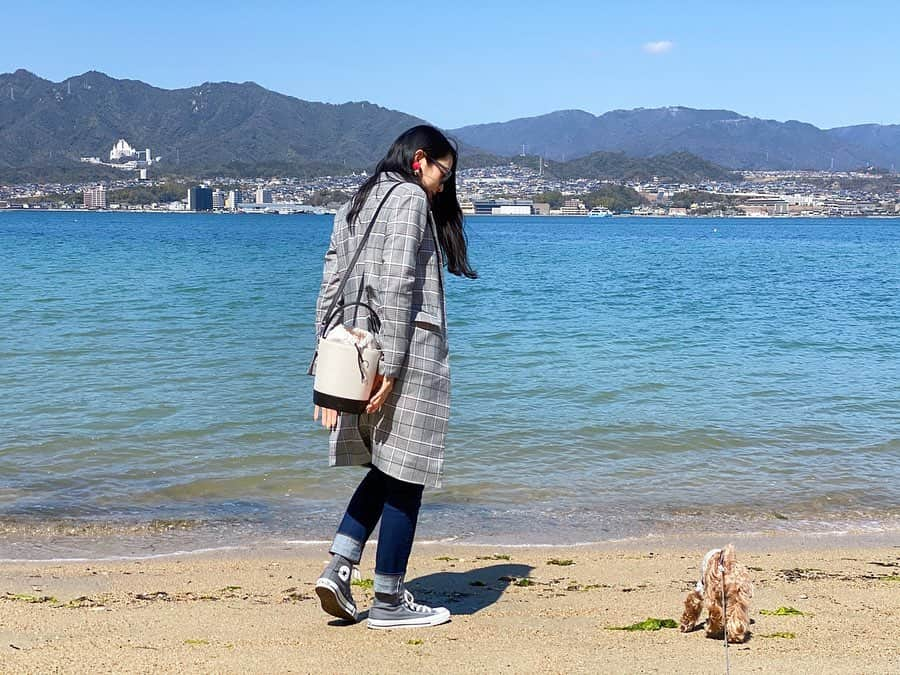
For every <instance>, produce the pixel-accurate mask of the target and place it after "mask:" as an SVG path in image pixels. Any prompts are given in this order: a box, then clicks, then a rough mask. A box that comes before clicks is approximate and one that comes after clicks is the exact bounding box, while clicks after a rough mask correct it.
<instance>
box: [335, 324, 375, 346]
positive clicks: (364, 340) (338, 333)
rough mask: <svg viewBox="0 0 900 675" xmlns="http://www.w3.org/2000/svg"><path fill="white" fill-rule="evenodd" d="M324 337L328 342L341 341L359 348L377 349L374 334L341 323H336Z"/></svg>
mask: <svg viewBox="0 0 900 675" xmlns="http://www.w3.org/2000/svg"><path fill="white" fill-rule="evenodd" d="M325 339H326V340H328V341H329V342H341V343H344V344H348V345H353V346H355V347H357V348H359V349H379V345H378V342H377V341H376V340H375V336H374V335H372V333H370V332H369V331H367V330H363V329H362V328H354V327H351V328H349V329H348V328H345V327H344V326H343V325H342V324H338V325H337V326H335V327H334V328H332V329H331V330H330V331H328V335H326V336H325Z"/></svg>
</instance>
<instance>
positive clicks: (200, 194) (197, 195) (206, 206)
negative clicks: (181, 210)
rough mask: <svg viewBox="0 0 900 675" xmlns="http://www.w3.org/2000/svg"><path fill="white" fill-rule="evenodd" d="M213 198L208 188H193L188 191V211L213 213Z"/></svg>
mask: <svg viewBox="0 0 900 675" xmlns="http://www.w3.org/2000/svg"><path fill="white" fill-rule="evenodd" d="M212 196H213V191H212V189H210V188H208V187H199V186H198V187H192V188H191V189H190V190H188V211H212V207H213V201H212Z"/></svg>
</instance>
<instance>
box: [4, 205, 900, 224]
mask: <svg viewBox="0 0 900 675" xmlns="http://www.w3.org/2000/svg"><path fill="white" fill-rule="evenodd" d="M298 206H304V207H305V206H307V205H305V204H299V205H298ZM310 208H312V207H310ZM7 211H9V212H15V213H18V212H26V213H29V212H35V211H36V212H39V213H79V214H83V213H142V214H146V213H165V214H174V215H207V216H208V215H216V216H247V215H251V216H253V215H264V216H285V215H288V216H334V214H335V213H336V211H329V210H326V211H325V212H324V213H314V212H312V211H309V212H307V211H296V212H292V213H277V212H264V211H259V212H251V211H225V210H221V211H187V210H185V211H172V210H169V209H149V208H148V209H144V208H139V209H85V208H71V209H60V208H52V209H43V208H35V207H29V208H11V207H4V208H0V213H4V212H7ZM463 216H464V217H465V218H581V219H589V220H592V221H593V220H600V221H603V220H607V219H610V218H616V219H623V218H625V219H633V218H639V219H651V220H814V219H818V220H900V214H873V215H863V214H860V215H852V216H848V215H840V214H796V215H792V214H779V215H768V216H764V215H760V214H754V215H731V216H711V215H686V214H683V215H671V216H670V215H664V214H634V213H614V214H612V215H611V216H604V217H602V218H598V217H591V216H589V215H588V214H565V215H564V214H559V213H556V214H543V213H531V214H504V213H498V214H492V213H466V214H463Z"/></svg>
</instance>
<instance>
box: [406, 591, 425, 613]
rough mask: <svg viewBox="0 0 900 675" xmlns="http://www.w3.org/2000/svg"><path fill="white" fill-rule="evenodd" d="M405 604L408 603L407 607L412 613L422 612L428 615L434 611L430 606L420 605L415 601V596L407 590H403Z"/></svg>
mask: <svg viewBox="0 0 900 675" xmlns="http://www.w3.org/2000/svg"><path fill="white" fill-rule="evenodd" d="M403 602H404V603H406V606H407V607H408V608H409V609H410V611H412V612H420V613H427V612H431V611H432V609H431V607H429V606H428V605H420V604H418V603H417V602H416V601H415V598H414V597H413V594H412V593H410V592H409V591H407V590H406V589H405V588H404V589H403Z"/></svg>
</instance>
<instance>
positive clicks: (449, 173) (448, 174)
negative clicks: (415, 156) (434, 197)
mask: <svg viewBox="0 0 900 675" xmlns="http://www.w3.org/2000/svg"><path fill="white" fill-rule="evenodd" d="M425 158H426V159H427V160H428V161H429V162H431V163H432V164H434V165H435V166H436V167H437V168H438V170H439V171H440V172H441V185H444V184H445V183H447V181H449V180H450V179H451V178H453V169H451V168H450V167H448V166H444V165H443V164H441V163H440V162H439V161H437V160H436V159H432V158H431V157H428V156H427V155H426V156H425Z"/></svg>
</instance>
